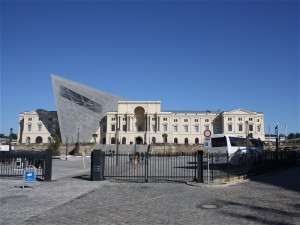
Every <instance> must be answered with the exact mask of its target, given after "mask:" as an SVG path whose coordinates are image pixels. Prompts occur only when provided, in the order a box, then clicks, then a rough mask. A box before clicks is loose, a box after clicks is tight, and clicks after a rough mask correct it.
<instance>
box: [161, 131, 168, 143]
mask: <svg viewBox="0 0 300 225" xmlns="http://www.w3.org/2000/svg"><path fill="white" fill-rule="evenodd" d="M162 137H163V139H164V143H167V138H168V135H167V134H166V133H163V135H162Z"/></svg>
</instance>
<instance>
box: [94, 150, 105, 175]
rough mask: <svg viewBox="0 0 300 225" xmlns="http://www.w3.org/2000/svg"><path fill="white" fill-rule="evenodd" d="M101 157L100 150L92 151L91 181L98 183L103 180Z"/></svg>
mask: <svg viewBox="0 0 300 225" xmlns="http://www.w3.org/2000/svg"><path fill="white" fill-rule="evenodd" d="M101 157H103V156H102V150H96V149H95V150H94V151H92V154H91V180H92V181H100V180H102V179H103V174H102V172H103V171H102V169H101Z"/></svg>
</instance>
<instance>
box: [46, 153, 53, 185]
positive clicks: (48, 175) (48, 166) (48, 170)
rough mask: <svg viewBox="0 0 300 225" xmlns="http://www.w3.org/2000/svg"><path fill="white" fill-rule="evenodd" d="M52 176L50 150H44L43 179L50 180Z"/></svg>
mask: <svg viewBox="0 0 300 225" xmlns="http://www.w3.org/2000/svg"><path fill="white" fill-rule="evenodd" d="M51 176H52V150H51V149H48V150H46V151H45V177H44V181H50V180H51Z"/></svg>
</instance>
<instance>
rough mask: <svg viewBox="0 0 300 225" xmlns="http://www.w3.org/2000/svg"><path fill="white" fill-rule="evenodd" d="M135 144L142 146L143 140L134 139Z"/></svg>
mask: <svg viewBox="0 0 300 225" xmlns="http://www.w3.org/2000/svg"><path fill="white" fill-rule="evenodd" d="M135 143H136V144H137V145H141V144H143V138H142V137H137V138H136V139H135Z"/></svg>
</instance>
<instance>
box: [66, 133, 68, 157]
mask: <svg viewBox="0 0 300 225" xmlns="http://www.w3.org/2000/svg"><path fill="white" fill-rule="evenodd" d="M67 156H68V137H66V161H67V160H68V157H67Z"/></svg>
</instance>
